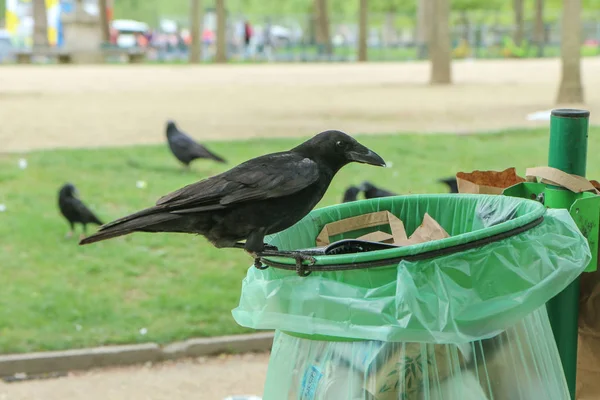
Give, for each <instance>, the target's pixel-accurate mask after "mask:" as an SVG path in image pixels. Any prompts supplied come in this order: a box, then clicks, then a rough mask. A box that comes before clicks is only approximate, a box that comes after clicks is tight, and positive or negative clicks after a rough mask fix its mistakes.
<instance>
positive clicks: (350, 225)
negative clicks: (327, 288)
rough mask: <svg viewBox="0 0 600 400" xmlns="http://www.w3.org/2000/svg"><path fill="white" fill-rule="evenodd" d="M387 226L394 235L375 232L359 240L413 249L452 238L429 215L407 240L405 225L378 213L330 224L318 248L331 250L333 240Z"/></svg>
mask: <svg viewBox="0 0 600 400" xmlns="http://www.w3.org/2000/svg"><path fill="white" fill-rule="evenodd" d="M384 225H389V227H390V231H391V232H392V233H391V234H389V233H386V232H383V231H374V232H370V233H367V234H364V235H362V236H359V237H358V238H357V239H359V240H368V241H372V242H383V243H388V244H394V245H396V246H410V245H413V244H418V243H424V242H429V241H432V240H439V239H444V238H447V237H450V235H448V233H447V232H446V231H445V230H444V228H442V227H441V225H440V224H438V223H437V221H436V220H434V219H433V218H431V216H430V215H429V214H427V213H425V215H424V216H423V222H422V223H421V225H420V226H419V227H418V228H417V229H416V230H415V231H414V232H413V234H412V235H411V236H410V237H408V235H407V234H406V230H405V229H404V223H403V222H402V221H401V220H400V219H398V217H396V216H395V215H394V214H392V213H390V212H389V211H378V212H374V213H369V214H363V215H358V216H356V217H351V218H345V219H341V220H339V221H335V222H330V223H329V224H327V225H325V226H324V227H323V229H321V232H320V233H319V235H318V236H317V239H316V245H317V246H318V247H322V246H328V245H329V244H330V238H331V237H332V236H336V235H340V234H342V233H349V232H354V231H358V230H361V229H365V228H373V227H377V226H384Z"/></svg>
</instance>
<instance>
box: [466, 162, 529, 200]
mask: <svg viewBox="0 0 600 400" xmlns="http://www.w3.org/2000/svg"><path fill="white" fill-rule="evenodd" d="M521 182H525V179H524V178H522V177H520V176H518V175H517V172H516V170H515V168H513V167H511V168H507V169H505V170H504V171H500V172H499V171H473V172H469V173H467V172H458V173H457V174H456V183H457V184H458V193H472V194H502V191H503V190H504V189H506V188H507V187H510V186H512V185H516V184H517V183H521Z"/></svg>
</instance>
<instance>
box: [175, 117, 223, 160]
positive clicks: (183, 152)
mask: <svg viewBox="0 0 600 400" xmlns="http://www.w3.org/2000/svg"><path fill="white" fill-rule="evenodd" d="M167 142H168V143H169V148H170V149H171V153H173V155H174V156H175V157H176V158H177V159H178V160H179V161H181V162H182V163H183V164H184V165H185V167H186V168H189V167H190V163H191V162H192V161H194V160H195V159H197V158H208V159H211V160H215V161H218V162H220V163H225V162H226V161H225V160H224V159H223V158H222V157H219V156H218V155H216V154H214V153H211V152H210V151H208V149H207V148H206V147H204V146H203V145H201V144H200V143H197V142H196V141H195V140H194V139H192V138H191V137H189V136H188V135H186V134H185V133H184V132H182V131H180V130H179V129H178V128H177V125H175V122H173V121H167Z"/></svg>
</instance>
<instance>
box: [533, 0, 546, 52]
mask: <svg viewBox="0 0 600 400" xmlns="http://www.w3.org/2000/svg"><path fill="white" fill-rule="evenodd" d="M533 36H534V38H535V39H534V40H535V43H536V45H537V48H538V53H537V55H538V57H543V56H544V45H545V44H546V29H545V27H544V0H535V28H534V31H533Z"/></svg>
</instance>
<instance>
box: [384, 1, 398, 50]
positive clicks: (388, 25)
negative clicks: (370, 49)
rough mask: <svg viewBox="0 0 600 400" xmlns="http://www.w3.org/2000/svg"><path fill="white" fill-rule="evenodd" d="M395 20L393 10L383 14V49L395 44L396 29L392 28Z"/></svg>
mask: <svg viewBox="0 0 600 400" xmlns="http://www.w3.org/2000/svg"><path fill="white" fill-rule="evenodd" d="M395 18H396V11H395V10H388V11H386V12H385V17H384V22H383V45H384V46H385V47H388V46H390V45H392V44H394V43H395V42H396V28H395V27H394V22H395Z"/></svg>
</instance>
